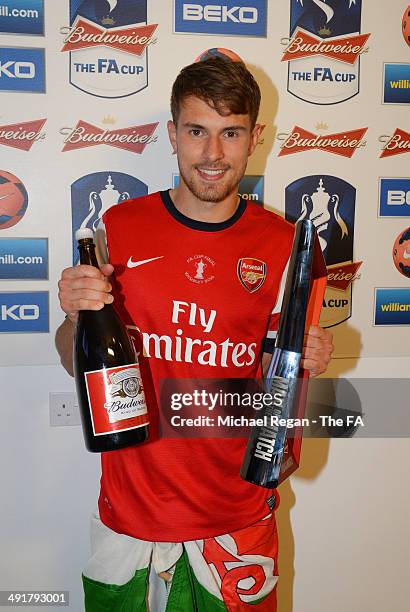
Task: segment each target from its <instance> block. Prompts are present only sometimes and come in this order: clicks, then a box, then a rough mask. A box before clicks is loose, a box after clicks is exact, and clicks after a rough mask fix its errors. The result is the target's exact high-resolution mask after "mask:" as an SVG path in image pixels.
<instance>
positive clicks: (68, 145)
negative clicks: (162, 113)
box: [60, 120, 158, 153]
mask: <svg viewBox="0 0 410 612" xmlns="http://www.w3.org/2000/svg"><path fill="white" fill-rule="evenodd" d="M157 126H158V122H157V123H147V124H145V125H132V126H130V127H127V128H121V129H119V130H103V129H101V128H99V127H97V126H95V125H92V124H91V123H87V122H86V121H82V120H80V121H79V122H78V123H77V125H76V127H75V128H68V127H64V128H62V129H61V130H60V134H62V135H63V136H65V138H64V143H65V145H64V147H63V149H62V151H63V152H65V151H72V150H73V149H82V148H84V147H94V146H96V145H100V144H105V145H109V146H111V147H117V148H118V149H125V150H126V151H130V152H131V153H142V152H143V151H144V149H145V147H146V146H147V145H148V144H151V143H152V142H156V141H157V138H158V137H157V136H154V132H155V130H156V128H157Z"/></svg>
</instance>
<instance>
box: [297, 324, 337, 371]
mask: <svg viewBox="0 0 410 612" xmlns="http://www.w3.org/2000/svg"><path fill="white" fill-rule="evenodd" d="M332 339H333V334H332V333H331V332H330V331H328V330H327V329H323V327H317V326H315V325H311V327H310V328H309V330H308V332H307V333H306V334H305V339H304V344H303V352H302V361H301V366H302V368H305V369H306V370H309V374H310V376H319V374H323V372H326V370H327V366H328V365H329V362H330V359H331V357H332V353H333V348H334V347H333V344H332Z"/></svg>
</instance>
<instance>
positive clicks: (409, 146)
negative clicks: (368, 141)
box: [379, 128, 410, 157]
mask: <svg viewBox="0 0 410 612" xmlns="http://www.w3.org/2000/svg"><path fill="white" fill-rule="evenodd" d="M379 141H380V142H382V143H383V150H382V152H381V153H380V157H391V156H392V155H400V154H401V153H409V152H410V132H405V131H404V130H401V129H400V128H396V130H395V132H394V134H393V135H392V136H386V135H385V134H384V135H383V136H380V138H379Z"/></svg>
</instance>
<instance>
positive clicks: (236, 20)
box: [174, 0, 268, 37]
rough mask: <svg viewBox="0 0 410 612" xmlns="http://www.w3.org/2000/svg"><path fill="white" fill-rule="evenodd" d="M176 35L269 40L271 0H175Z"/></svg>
mask: <svg viewBox="0 0 410 612" xmlns="http://www.w3.org/2000/svg"><path fill="white" fill-rule="evenodd" d="M174 6H175V16H174V30H175V33H181V34H183V33H190V34H210V35H212V36H255V37H266V29H267V12H268V11H267V0H245V1H244V2H239V1H238V0H219V2H210V1H209V0H196V2H185V1H184V0H174Z"/></svg>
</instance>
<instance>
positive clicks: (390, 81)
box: [383, 64, 410, 104]
mask: <svg viewBox="0 0 410 612" xmlns="http://www.w3.org/2000/svg"><path fill="white" fill-rule="evenodd" d="M383 77H384V78H383V80H384V88H383V91H384V94H383V102H384V104H410V64H384V75H383Z"/></svg>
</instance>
